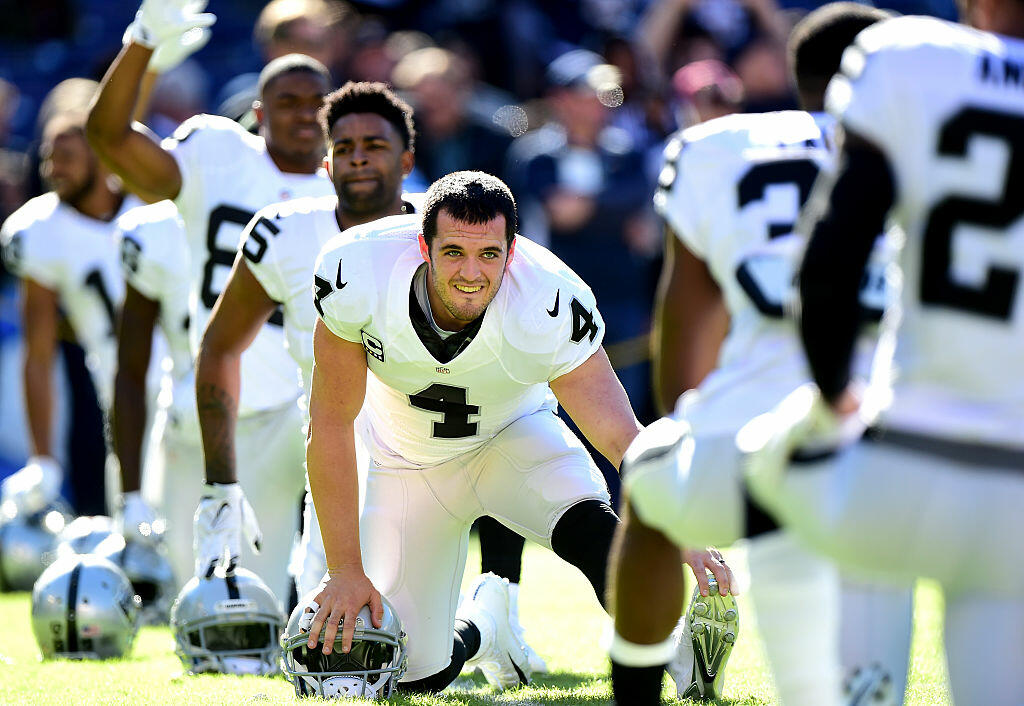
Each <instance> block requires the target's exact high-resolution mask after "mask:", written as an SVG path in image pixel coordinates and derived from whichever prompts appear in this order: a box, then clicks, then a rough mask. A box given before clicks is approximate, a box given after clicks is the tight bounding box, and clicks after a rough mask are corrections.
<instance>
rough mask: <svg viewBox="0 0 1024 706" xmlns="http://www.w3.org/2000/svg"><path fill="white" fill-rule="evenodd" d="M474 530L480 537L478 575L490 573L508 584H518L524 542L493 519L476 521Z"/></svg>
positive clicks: (483, 518)
mask: <svg viewBox="0 0 1024 706" xmlns="http://www.w3.org/2000/svg"><path fill="white" fill-rule="evenodd" d="M476 529H477V532H478V533H479V536H480V573H483V574H486V573H487V572H488V571H491V572H493V573H495V574H497V575H498V576H501V577H502V578H506V579H508V580H509V582H510V583H519V577H520V575H521V573H522V570H523V544H524V543H525V542H526V540H525V539H523V538H522V537H520V536H519V535H518V534H516V533H515V532H513V531H512V530H510V529H509V528H508V527H506V526H505V525H503V524H501V523H500V522H498V521H497V520H495V519H494V518H493V517H487V516H484V517H481V518H480V519H478V520H477V521H476Z"/></svg>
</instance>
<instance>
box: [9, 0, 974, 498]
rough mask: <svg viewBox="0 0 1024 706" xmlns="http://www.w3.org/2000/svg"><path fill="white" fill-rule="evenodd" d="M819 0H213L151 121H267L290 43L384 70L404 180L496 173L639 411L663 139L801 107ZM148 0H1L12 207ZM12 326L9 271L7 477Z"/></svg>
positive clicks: (22, 435)
mask: <svg viewBox="0 0 1024 706" xmlns="http://www.w3.org/2000/svg"><path fill="white" fill-rule="evenodd" d="M882 2H883V6H884V7H885V8H887V9H892V10H895V11H897V12H900V13H903V14H931V15H936V16H939V17H943V18H947V19H953V18H954V17H955V15H956V10H955V6H954V4H953V0H882ZM818 4H820V3H818V2H815V0H364V1H351V2H344V1H343V0H273V1H272V2H269V3H266V2H262V1H260V0H213V2H211V3H210V9H211V10H212V11H213V12H215V13H216V15H217V23H216V25H215V26H214V27H213V38H212V40H211V41H210V42H209V44H208V45H207V46H206V47H205V48H204V49H202V50H201V51H200V52H198V53H197V54H196V55H194V56H193V57H192V58H190V59H189V60H187V61H186V62H185V63H184V64H182V65H181V66H179V67H177V68H175V69H174V70H172V71H170V72H168V73H167V74H165V75H163V76H162V77H160V79H159V81H158V82H157V84H156V87H155V88H154V91H153V94H152V99H151V102H150V105H149V112H148V115H147V116H146V117H145V119H144V122H145V123H146V124H147V125H148V126H149V127H150V128H151V129H152V130H153V131H154V132H156V133H157V134H158V135H161V136H166V135H168V134H170V133H171V132H172V131H173V130H174V128H175V127H176V126H177V125H178V124H179V123H181V122H182V121H183V120H185V119H186V118H188V117H190V116H192V115H194V114H196V113H202V112H212V113H219V114H222V115H226V116H229V117H231V118H234V119H236V120H239V121H240V122H242V123H243V124H245V125H247V127H251V128H252V129H256V128H255V125H254V122H255V118H254V117H253V115H252V113H251V110H250V108H251V104H252V101H253V99H254V98H255V97H256V79H257V74H258V72H259V70H260V69H261V67H262V66H263V65H264V64H265V62H266V61H268V60H270V59H273V58H275V57H277V56H281V55H283V54H287V53H291V52H300V53H304V54H308V55H310V56H313V57H315V58H317V59H319V60H320V61H321V62H323V63H324V65H325V66H327V67H328V68H329V69H330V71H331V73H332V76H333V78H334V81H335V83H336V84H337V85H341V84H342V83H344V82H345V81H347V80H374V81H384V82H387V83H390V84H392V85H393V86H394V87H395V88H396V89H398V90H399V91H400V93H401V94H402V95H403V97H404V98H406V99H407V100H408V101H409V102H410V104H412V106H413V107H414V109H415V122H416V129H417V141H416V170H415V171H414V173H413V174H412V175H411V176H410V177H409V179H408V180H407V182H406V191H408V192H418V191H423V190H425V188H426V186H427V185H429V184H430V182H431V181H433V180H434V179H436V178H438V177H440V176H442V175H444V174H446V173H448V172H451V171H455V170H459V169H480V170H483V171H487V172H490V173H492V174H496V175H498V176H500V177H501V178H503V179H504V180H505V181H506V182H507V183H508V184H509V186H510V187H511V188H512V191H513V193H514V194H515V196H516V199H517V201H518V204H519V209H520V231H521V232H522V233H523V234H524V235H526V236H527V237H530V238H532V239H534V240H537V241H539V242H541V243H544V244H545V245H547V246H548V247H549V248H551V250H553V251H554V252H555V254H557V255H558V256H559V257H560V258H562V259H563V260H564V261H565V262H566V263H568V264H569V266H571V267H572V268H573V269H574V270H575V271H576V272H577V273H578V274H579V275H580V276H581V277H582V278H583V279H584V280H585V281H586V282H588V283H589V284H590V286H591V287H592V288H593V290H594V292H595V294H596V295H597V301H598V305H599V306H600V308H601V311H602V313H603V315H604V317H605V320H606V322H607V335H606V338H605V346H606V348H607V350H608V353H609V356H610V358H611V360H612V363H613V365H614V367H615V368H616V370H617V372H618V374H619V377H620V379H622V381H623V384H624V385H625V387H626V389H627V392H628V393H629V396H630V398H631V400H632V403H633V407H634V409H636V410H637V412H638V415H639V416H640V418H641V421H645V422H646V421H650V420H651V419H652V418H653V416H654V414H655V410H654V407H653V401H652V396H651V393H650V383H649V379H650V370H649V365H648V331H649V327H650V316H651V302H652V298H653V293H654V289H655V287H656V284H657V277H658V272H659V269H660V253H661V244H662V236H661V229H660V226H659V224H658V223H657V221H656V218H655V216H654V213H653V211H652V208H651V198H650V197H651V194H652V193H653V191H654V188H655V186H656V182H657V176H658V171H659V169H660V166H661V165H660V161H661V152H662V148H663V146H664V143H665V140H666V138H667V137H668V136H669V135H670V134H671V133H672V132H674V131H675V130H677V129H679V128H681V127H686V126H689V125H692V124H695V123H698V122H701V121H704V120H707V119H710V118H713V117H718V116H721V115H726V114H729V113H733V112H760V111H767V110H778V109H787V108H795V107H796V103H795V97H794V94H793V87H792V85H791V82H790V78H789V74H788V71H787V59H786V55H785V40H786V37H787V35H788V33H789V30H790V28H791V27H792V26H793V24H794V23H795V22H796V21H797V20H798V19H799V18H800V17H801V16H802V15H803V14H804V13H805V12H806V11H808V10H809V9H813V8H814V7H816V6H817V5H818ZM136 8H137V0H33V1H32V2H30V3H25V2H15V0H0V18H2V21H0V221H2V220H3V219H4V218H6V217H7V216H8V215H9V214H10V213H11V212H13V211H14V210H15V209H17V208H18V207H19V206H20V205H21V204H22V203H24V202H25V201H26V200H27V199H28V198H31V197H32V196H35V195H37V194H39V193H42V192H43V191H45V190H46V186H45V184H43V183H42V182H41V180H40V177H39V170H38V155H37V149H36V144H37V140H38V131H39V127H40V125H41V123H42V120H41V116H42V115H44V114H45V112H46V106H45V97H46V95H47V94H48V92H49V91H51V90H52V89H53V88H54V86H56V85H57V84H58V83H59V82H60V81H62V80H64V79H67V78H70V77H79V76H82V77H87V78H93V79H99V78H100V77H101V76H102V75H103V73H104V71H105V70H106V68H107V66H108V64H109V63H110V61H111V60H112V59H113V57H114V56H115V55H116V53H117V52H118V51H119V50H120V47H121V33H122V31H123V29H124V27H125V26H126V25H127V24H128V23H129V22H130V21H131V19H132V17H133V15H134V13H135V10H136ZM0 267H2V266H0ZM18 332H19V325H18V303H17V287H16V286H15V282H14V280H13V278H11V277H10V276H9V275H8V274H7V273H4V272H2V270H0V476H3V475H6V473H8V472H10V471H12V470H16V469H17V468H19V467H20V466H21V465H22V464H23V463H24V460H25V458H26V457H27V455H28V450H27V448H26V447H27V433H26V432H25V426H24V413H23V405H22V402H21V390H20V387H21V377H20V344H19V340H18V339H19V333H18ZM66 338H67V339H68V340H67V341H66V344H65V345H64V346H63V352H64V360H65V366H64V367H65V370H64V372H63V373H58V375H59V376H60V377H61V380H62V381H63V382H62V384H61V386H60V387H61V390H62V393H61V394H62V395H63V396H64V399H63V403H60V402H59V403H58V405H57V407H58V409H59V410H62V412H60V413H59V416H62V417H63V419H64V420H74V423H68V422H67V421H65V422H64V423H63V426H64V427H65V431H64V436H65V440H66V442H67V443H66V444H65V446H66V447H67V448H68V449H69V450H68V451H67V452H66V453H67V454H68V456H69V457H71V459H76V460H80V459H81V458H83V457H87V456H91V455H92V454H95V457H96V458H97V459H102V457H103V453H104V451H103V442H102V437H101V435H100V433H99V431H98V430H99V429H100V428H101V423H100V421H99V419H100V416H99V412H98V410H95V408H96V403H95V398H94V396H92V397H90V395H91V394H92V393H91V391H90V390H89V389H88V388H89V387H90V383H89V378H88V375H87V374H86V373H85V371H84V368H83V367H82V362H81V353H80V352H78V351H76V348H75V346H74V345H73V341H72V338H73V337H72V335H71V334H70V331H69V332H68V334H67V336H66ZM93 410H95V411H93ZM90 419H91V420H93V421H90ZM69 460H70V459H69ZM100 462H101V461H100ZM71 465H72V466H74V465H77V464H76V463H75V462H74V461H72V463H71ZM84 509H85V508H79V510H80V511H81V510H84ZM93 511H95V509H93Z"/></svg>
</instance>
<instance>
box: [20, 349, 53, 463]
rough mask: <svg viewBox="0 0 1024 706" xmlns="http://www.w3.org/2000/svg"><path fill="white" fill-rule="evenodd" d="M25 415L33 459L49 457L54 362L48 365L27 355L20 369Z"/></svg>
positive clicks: (50, 361) (45, 361) (51, 451)
mask: <svg viewBox="0 0 1024 706" xmlns="http://www.w3.org/2000/svg"><path fill="white" fill-rule="evenodd" d="M23 375H24V377H23V381H24V386H25V415H26V416H27V417H28V433H29V436H30V437H31V441H32V453H33V455H36V456H52V455H53V448H52V446H51V434H50V429H51V426H52V420H53V359H52V358H51V359H50V360H49V361H47V360H40V359H38V358H32V357H29V356H28V355H26V357H25V365H24V368H23Z"/></svg>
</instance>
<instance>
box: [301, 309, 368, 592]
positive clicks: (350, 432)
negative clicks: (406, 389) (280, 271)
mask: <svg viewBox="0 0 1024 706" xmlns="http://www.w3.org/2000/svg"><path fill="white" fill-rule="evenodd" d="M313 358H314V364H313V380H312V386H311V390H310V395H309V433H308V436H307V438H306V468H307V470H308V472H309V485H310V490H311V492H312V495H313V503H314V504H315V505H316V509H317V516H318V517H319V519H320V530H321V533H322V534H323V540H324V554H325V556H326V558H327V568H328V571H330V572H332V575H333V573H337V572H341V571H345V570H350V569H358V571H359V572H362V555H361V553H360V551H359V483H358V474H357V468H356V448H355V443H356V442H355V419H356V416H357V415H358V414H359V410H360V409H361V408H362V406H363V399H364V397H365V394H366V353H365V351H364V350H363V347H362V344H359V343H352V342H350V341H345V340H343V339H340V338H338V337H337V336H335V335H334V334H333V333H331V332H330V331H329V330H328V329H327V327H326V326H325V325H324V324H323V322H322V321H320V320H317V322H316V328H315V329H314V331H313Z"/></svg>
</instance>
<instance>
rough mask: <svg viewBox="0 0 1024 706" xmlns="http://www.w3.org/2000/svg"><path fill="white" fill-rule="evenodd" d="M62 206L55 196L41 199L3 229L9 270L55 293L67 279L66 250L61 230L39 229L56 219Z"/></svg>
mask: <svg viewBox="0 0 1024 706" xmlns="http://www.w3.org/2000/svg"><path fill="white" fill-rule="evenodd" d="M58 205H59V200H58V198H57V195H56V194H54V193H48V194H43V195H42V196H37V197H36V198H34V199H31V200H30V201H28V202H27V203H26V204H25V205H24V206H22V207H21V208H19V209H18V210H17V211H15V212H14V213H13V214H11V216H10V217H9V218H8V219H7V220H6V221H5V222H4V225H3V228H2V230H0V242H2V244H3V257H4V264H5V265H6V266H7V269H8V270H10V271H11V273H12V274H14V275H16V276H18V277H21V278H27V279H31V280H33V281H35V282H38V283H39V284H41V285H42V286H44V287H46V288H47V289H52V290H57V289H58V287H59V286H60V283H61V282H62V281H64V279H65V272H64V269H65V268H64V265H65V260H66V255H65V249H64V247H63V246H62V244H61V242H60V241H61V233H60V232H59V231H58V230H56V229H53V228H49V229H48V228H45V227H38V226H39V224H41V223H44V222H45V221H46V220H47V219H49V218H51V217H52V216H53V214H54V211H56V209H57V207H58Z"/></svg>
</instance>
